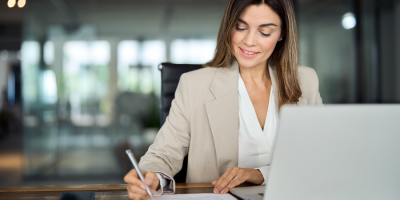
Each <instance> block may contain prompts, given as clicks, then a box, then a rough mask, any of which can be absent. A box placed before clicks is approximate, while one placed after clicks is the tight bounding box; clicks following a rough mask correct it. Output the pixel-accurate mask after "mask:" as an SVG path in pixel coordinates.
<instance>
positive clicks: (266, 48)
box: [260, 40, 278, 53]
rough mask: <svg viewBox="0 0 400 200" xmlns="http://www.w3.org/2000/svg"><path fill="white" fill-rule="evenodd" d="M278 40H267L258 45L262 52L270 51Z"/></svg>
mask: <svg viewBox="0 0 400 200" xmlns="http://www.w3.org/2000/svg"><path fill="white" fill-rule="evenodd" d="M277 42H278V41H276V40H268V41H264V42H261V43H260V47H261V49H262V51H263V52H268V53H269V52H272V51H274V49H275V46H276V44H277Z"/></svg>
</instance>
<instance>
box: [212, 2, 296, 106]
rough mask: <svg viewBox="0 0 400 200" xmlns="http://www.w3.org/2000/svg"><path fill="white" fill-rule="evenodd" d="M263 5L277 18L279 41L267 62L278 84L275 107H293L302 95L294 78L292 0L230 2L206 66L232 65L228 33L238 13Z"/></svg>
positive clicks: (294, 32)
mask: <svg viewBox="0 0 400 200" xmlns="http://www.w3.org/2000/svg"><path fill="white" fill-rule="evenodd" d="M261 4H266V5H268V6H269V7H270V8H271V9H272V10H274V11H275V12H276V13H277V14H278V15H279V17H280V19H281V24H282V26H281V29H282V35H283V36H284V37H283V39H282V41H280V42H278V43H277V45H276V47H275V49H274V51H273V53H272V54H271V56H270V58H269V59H268V64H269V65H271V66H275V69H276V81H277V84H278V90H279V91H278V92H279V93H278V96H279V103H278V105H279V108H280V107H281V106H282V105H283V104H288V103H290V104H295V103H297V102H298V101H299V98H300V96H301V95H302V92H301V89H300V82H299V76H298V71H297V68H298V51H297V48H298V43H297V26H296V19H295V13H294V7H293V3H292V0H230V1H229V3H228V6H227V7H226V10H225V13H224V17H223V18H222V22H221V26H220V28H219V32H218V38H217V47H216V49H215V55H214V58H213V59H212V60H211V61H210V62H208V63H206V64H205V65H206V66H209V67H225V66H229V65H230V64H232V62H233V61H234V60H235V56H234V55H233V52H232V41H231V40H232V39H231V35H232V30H233V29H234V28H235V26H236V23H237V21H238V19H239V16H240V15H241V13H242V12H243V11H244V10H245V9H246V8H247V7H248V6H249V5H261Z"/></svg>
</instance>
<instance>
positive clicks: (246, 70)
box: [239, 63, 271, 83]
mask: <svg viewBox="0 0 400 200" xmlns="http://www.w3.org/2000/svg"><path fill="white" fill-rule="evenodd" d="M239 73H240V76H241V77H242V79H243V81H244V82H252V83H265V82H270V81H271V77H270V75H269V70H268V65H267V63H264V64H260V65H257V66H254V67H242V66H241V65H240V64H239Z"/></svg>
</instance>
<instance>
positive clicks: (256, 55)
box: [232, 4, 281, 68]
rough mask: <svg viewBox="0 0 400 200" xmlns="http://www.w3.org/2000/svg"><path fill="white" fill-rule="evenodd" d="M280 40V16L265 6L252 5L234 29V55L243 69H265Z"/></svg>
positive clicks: (244, 12) (241, 16)
mask: <svg viewBox="0 0 400 200" xmlns="http://www.w3.org/2000/svg"><path fill="white" fill-rule="evenodd" d="M280 38H281V20H280V18H279V16H278V14H276V13H275V12H274V11H273V10H272V9H271V8H270V7H269V6H267V5H265V4H261V5H258V6H256V5H250V6H248V7H247V8H246V9H245V10H244V11H243V13H242V14H241V15H240V17H239V20H238V21H237V24H236V27H235V28H234V29H233V32H232V46H233V54H234V55H235V57H236V60H237V61H238V63H239V65H240V66H241V67H246V68H247V67H248V68H249V67H257V66H263V67H265V66H266V64H267V60H268V58H269V57H270V56H271V54H272V52H273V51H274V49H275V46H276V43H277V42H278V41H279V39H280Z"/></svg>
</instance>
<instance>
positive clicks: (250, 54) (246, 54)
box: [239, 47, 259, 58]
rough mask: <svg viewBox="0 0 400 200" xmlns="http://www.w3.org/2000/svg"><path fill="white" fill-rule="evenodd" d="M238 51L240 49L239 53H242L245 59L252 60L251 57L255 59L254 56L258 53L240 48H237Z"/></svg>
mask: <svg viewBox="0 0 400 200" xmlns="http://www.w3.org/2000/svg"><path fill="white" fill-rule="evenodd" d="M239 49H240V53H242V55H243V56H244V57H245V58H253V57H255V56H257V55H258V54H259V52H255V51H249V50H244V49H242V48H240V47H239Z"/></svg>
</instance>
